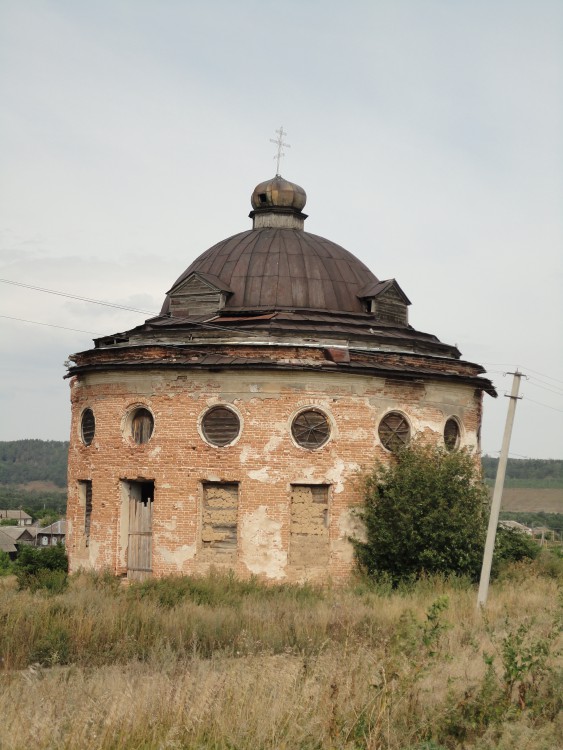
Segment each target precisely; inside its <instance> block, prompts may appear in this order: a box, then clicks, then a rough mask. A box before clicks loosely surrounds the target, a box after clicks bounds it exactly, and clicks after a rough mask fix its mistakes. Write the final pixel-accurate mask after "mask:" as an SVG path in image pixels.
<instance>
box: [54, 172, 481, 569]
mask: <svg viewBox="0 0 563 750" xmlns="http://www.w3.org/2000/svg"><path fill="white" fill-rule="evenodd" d="M264 185H266V187H264ZM276 196H282V197H280V198H276ZM276 200H279V201H280V202H279V203H277V204H276V202H275V201H276ZM304 201H305V193H304V191H303V190H302V189H301V188H298V187H297V186H294V185H292V183H287V182H286V181H284V180H282V179H281V178H278V177H276V178H275V179H274V180H272V181H270V183H267V184H266V183H264V184H263V185H260V186H258V188H257V189H256V191H255V194H254V195H253V207H254V211H253V212H252V214H251V216H253V217H254V228H253V230H251V231H249V232H243V233H241V234H240V235H235V236H234V237H232V238H228V239H227V240H225V241H223V242H221V243H219V244H218V245H216V246H214V247H213V248H211V249H210V250H209V251H207V252H206V253H204V254H203V255H202V256H200V258H198V259H197V260H196V261H194V263H193V264H192V266H190V267H189V268H188V269H187V271H186V272H185V273H183V274H182V276H180V278H179V279H178V281H177V282H176V283H175V285H174V286H173V287H172V289H171V291H170V292H169V294H168V296H167V298H166V301H165V304H164V306H163V309H162V312H161V315H160V316H157V317H155V318H153V319H150V320H148V321H146V322H145V323H144V324H143V325H141V326H139V327H138V328H135V329H133V330H132V331H128V332H125V333H119V334H115V335H112V336H107V337H104V338H102V339H98V340H97V341H96V345H95V347H94V348H93V349H91V350H89V351H87V352H82V353H80V354H77V355H74V356H73V357H71V360H72V362H73V364H72V365H71V367H70V372H69V378H70V387H71V400H72V426H71V440H70V451H69V497H68V517H67V520H68V525H67V529H68V531H67V547H68V552H69V558H70V565H71V569H72V570H77V569H78V568H80V567H85V568H94V569H96V570H104V569H107V570H110V571H111V572H113V573H115V574H117V575H124V576H125V575H127V576H129V577H131V578H143V577H145V576H147V575H155V576H164V575H169V574H183V573H204V572H206V571H208V570H209V569H210V567H212V566H213V567H216V568H219V569H232V570H234V571H236V573H237V575H239V576H241V577H245V576H250V575H258V576H261V577H263V578H265V579H267V580H272V581H281V580H288V581H305V580H326V579H327V578H330V579H334V580H338V579H342V578H343V577H345V576H347V575H348V574H349V573H350V571H351V569H352V567H353V565H354V559H353V548H352V545H351V543H350V541H349V538H350V536H352V535H354V534H355V533H357V532H358V521H357V519H356V518H355V516H354V509H355V508H356V507H358V506H359V505H360V504H361V501H362V477H363V476H364V475H365V473H366V472H367V471H369V469H370V468H371V467H372V465H373V464H374V462H375V461H376V460H380V461H387V460H389V459H390V456H391V455H392V454H391V453H390V452H389V450H387V449H386V448H385V447H384V445H383V443H384V442H385V441H386V440H387V438H386V437H385V434H384V432H382V425H386V429H387V430H388V433H389V434H391V435H392V436H393V435H394V437H393V439H395V437H396V438H397V439H398V440H403V441H404V440H406V439H407V438H408V437H410V438H412V437H413V436H415V435H416V436H418V437H419V439H423V440H428V441H431V442H433V443H437V444H442V445H443V444H444V439H445V436H446V439H448V437H447V435H448V434H449V435H450V438H449V439H453V441H454V443H455V446H456V447H457V446H462V447H469V448H471V449H474V450H475V451H476V455H478V453H477V451H478V448H479V431H480V424H481V405H482V394H483V391H488V392H489V393H492V394H493V395H494V389H493V388H492V386H491V384H490V382H489V381H487V380H484V379H482V378H480V377H479V375H480V374H481V373H482V372H483V370H482V368H481V367H479V365H475V364H472V363H469V362H464V361H462V360H461V359H460V353H459V351H458V350H457V348H456V347H452V346H449V345H447V344H443V343H441V342H440V341H439V340H438V339H437V338H436V337H435V336H432V335H431V334H426V333H421V332H418V331H416V330H415V329H413V328H412V327H411V326H410V325H408V323H407V319H408V318H407V314H406V309H407V305H408V304H410V302H409V300H408V298H407V297H406V295H405V294H404V292H403V291H402V290H401V289H400V287H399V285H398V284H397V282H396V281H395V280H388V281H385V282H381V281H379V280H378V279H377V278H376V277H375V276H374V275H373V274H372V273H371V271H369V269H367V268H366V267H365V266H364V265H363V264H361V263H360V262H359V261H358V260H357V259H356V258H355V257H354V256H353V255H351V254H350V253H348V252H347V251H346V250H344V249H343V248H341V247H339V246H337V245H334V243H331V242H329V241H328V240H325V239H323V238H322V237H317V236H315V235H309V234H307V233H306V232H304V231H303V222H304V220H305V218H306V216H305V215H304V214H302V213H301V209H302V208H303V206H304V205H305V202H304ZM389 295H392V299H391V297H390V296H389ZM391 302H392V309H391V308H390V304H391ZM189 315H191V316H193V315H197V316H198V317H197V318H193V317H189ZM217 406H221V407H224V408H221V409H217V408H216V409H214V410H213V411H212V412H209V410H210V409H213V407H217ZM206 415H207V416H206ZM204 417H205V420H204ZM446 423H448V424H449V428H450V433H448V430H447V428H446ZM452 430H453V432H452ZM151 431H152V432H151ZM299 431H301V432H299ZM394 431H396V435H395V434H394ZM452 435H453V438H452V437H451V436H452ZM213 443H215V444H213ZM299 443H301V444H299ZM386 444H387V443H386ZM388 447H389V445H388ZM449 447H450V448H451V447H452V446H449Z"/></svg>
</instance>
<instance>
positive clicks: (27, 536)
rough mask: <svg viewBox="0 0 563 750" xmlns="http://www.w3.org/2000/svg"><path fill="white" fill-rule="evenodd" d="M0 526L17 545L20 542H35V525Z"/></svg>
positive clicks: (32, 543) (31, 543) (36, 528)
mask: <svg viewBox="0 0 563 750" xmlns="http://www.w3.org/2000/svg"><path fill="white" fill-rule="evenodd" d="M0 528H1V529H2V531H3V532H4V534H7V535H8V536H9V537H10V538H11V540H12V541H13V542H14V544H15V545H17V546H18V545H20V544H29V545H34V544H35V537H36V535H37V531H38V527H37V526H0Z"/></svg>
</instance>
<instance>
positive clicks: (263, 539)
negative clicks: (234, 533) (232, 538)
mask: <svg viewBox="0 0 563 750" xmlns="http://www.w3.org/2000/svg"><path fill="white" fill-rule="evenodd" d="M281 527H282V525H281V521H275V520H274V519H273V518H270V517H269V516H268V514H267V511H266V506H265V505H260V507H259V508H258V509H257V510H255V511H254V512H252V513H247V514H246V515H245V516H244V517H243V519H242V521H241V525H240V543H241V551H242V560H243V562H244V564H245V565H246V567H247V568H248V570H250V572H251V573H254V574H255V575H265V576H266V577H267V578H274V579H278V580H279V579H280V578H285V576H286V573H285V566H286V565H287V552H285V551H284V550H283V546H282V537H281Z"/></svg>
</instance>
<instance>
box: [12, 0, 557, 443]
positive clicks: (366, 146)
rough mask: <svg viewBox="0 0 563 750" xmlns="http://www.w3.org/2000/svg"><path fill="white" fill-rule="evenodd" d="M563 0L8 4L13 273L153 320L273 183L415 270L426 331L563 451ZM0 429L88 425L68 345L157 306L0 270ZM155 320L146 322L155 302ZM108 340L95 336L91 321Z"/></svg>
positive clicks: (317, 222)
mask: <svg viewBox="0 0 563 750" xmlns="http://www.w3.org/2000/svg"><path fill="white" fill-rule="evenodd" d="M562 51H563V3H562V2H561V0H553V2H551V1H550V0H533V1H532V0H527V2H519V1H518V0H506V1H505V2H503V1H502V0H483V1H479V0H472V1H471V2H458V1H457V0H434V1H432V0H363V1H361V0H349V1H348V2H347V3H343V2H333V1H332V0H322V1H321V0H315V1H314V2H313V1H312V0H309V1H308V0H299V2H296V1H294V0H286V2H284V3H279V2H273V1H270V0H260V2H258V1H257V2H254V1H253V0H238V1H237V2H232V0H216V1H214V0H206V1H196V0H96V1H95V2H93V1H92V0H51V1H49V0H45V1H44V2H41V1H39V0H0V76H1V77H0V94H1V102H2V105H1V107H0V144H1V150H2V173H1V177H0V180H1V185H0V230H1V238H0V277H2V278H3V279H8V280H11V281H16V282H22V283H25V284H29V285H33V286H39V287H44V288H47V289H53V290H58V291H62V292H67V293H71V294H76V295H79V296H85V297H92V298H95V299H104V300H110V301H113V302H117V303H120V304H125V305H129V306H133V307H136V308H140V309H142V310H147V311H155V312H156V311H158V310H159V309H160V306H161V304H162V300H163V298H164V294H165V292H166V291H167V290H168V289H169V288H170V286H171V284H172V282H173V281H174V280H175V279H176V278H177V277H178V276H179V275H180V273H181V272H182V271H183V270H184V269H185V268H186V267H187V266H188V265H189V264H190V263H191V262H192V261H193V260H194V258H196V257H197V256H198V255H199V254H201V253H202V252H203V251H204V250H206V249H207V248H208V247H209V246H211V245H213V244H215V243H216V242H218V241H219V240H221V239H223V238H225V237H227V236H229V235H232V234H235V233H236V232H239V231H243V230H246V229H249V228H250V220H249V219H248V218H247V215H248V212H249V210H250V200H249V199H250V194H251V192H252V190H253V188H254V186H255V185H256V184H257V183H258V182H261V181H262V180H264V179H267V178H269V177H271V176H273V174H274V172H275V163H274V161H273V156H274V153H275V147H274V146H272V144H271V143H270V142H269V139H270V138H274V137H275V132H274V131H275V129H276V128H279V126H280V125H281V124H283V126H284V128H285V129H286V130H287V131H288V136H287V139H286V140H287V141H288V142H289V143H290V144H291V148H289V149H287V150H286V154H287V155H286V157H285V159H284V160H283V163H282V168H281V172H282V174H283V175H284V177H286V178H287V179H290V180H292V181H294V182H297V183H298V184H300V185H302V186H303V187H304V188H305V190H306V191H307V195H308V201H307V207H306V209H305V210H306V212H307V213H308V214H309V219H308V220H307V223H306V229H307V230H308V231H310V232H313V233H315V234H320V235H322V236H325V237H328V238H329V239H331V240H333V241H335V242H337V243H339V244H341V245H343V246H344V247H345V248H347V249H348V250H350V251H351V252H353V253H354V254H355V255H357V256H358V257H359V258H361V259H362V260H363V261H364V262H365V263H367V265H369V266H370V268H371V269H372V270H373V272H374V273H375V274H376V276H378V277H379V278H380V279H387V278H391V277H395V278H396V279H397V280H398V281H399V283H400V285H401V287H402V288H403V289H404V291H405V293H406V294H407V295H408V297H409V298H410V299H411V301H412V306H411V308H410V322H411V324H412V325H413V326H414V327H415V328H417V329H419V330H422V331H427V332H431V333H434V334H436V335H437V336H438V337H439V338H440V339H441V340H442V341H445V342H447V343H451V344H457V345H458V347H459V348H460V349H461V351H462V355H463V358H464V359H468V360H470V361H474V362H479V363H482V364H484V365H486V366H487V369H488V371H489V372H490V377H491V378H492V379H493V381H494V382H495V384H496V385H497V387H498V390H499V394H500V396H499V398H498V399H496V400H494V399H492V398H490V397H488V396H487V397H486V398H485V419H484V428H483V450H484V452H488V453H489V454H492V455H495V454H496V453H497V452H498V451H499V450H500V446H501V442H502V433H503V428H504V420H505V416H506V409H507V406H508V399H507V398H504V397H503V396H504V393H505V392H506V391H509V390H510V385H511V378H510V376H507V377H504V376H503V372H506V371H510V370H513V369H514V368H515V367H516V366H519V367H520V368H521V369H522V370H523V371H524V372H525V373H527V374H528V375H529V376H530V380H527V381H525V382H524V383H523V386H522V394H523V396H524V398H523V399H522V400H521V401H519V402H518V407H517V413H516V421H515V426H514V432H513V439H512V444H511V453H512V454H513V455H515V456H526V457H536V458H562V457H563V346H562V341H563V304H562V289H563V273H562V257H563V251H562V248H563V218H562V207H563V52H562ZM0 316H11V317H16V318H22V319H25V320H30V321H38V322H41V323H48V324H51V325H56V326H64V327H67V328H73V329H80V331H84V332H83V333H82V332H78V331H69V330H65V329H64V328H53V327H47V326H41V325H36V324H32V323H24V322H20V321H16V320H12V319H9V318H7V317H0V377H1V392H0V409H1V413H0V439H2V440H15V439H19V438H31V437H38V438H43V439H56V440H66V439H68V435H69V420H70V408H69V394H68V381H63V379H62V378H63V375H64V373H65V368H64V364H63V363H64V361H65V360H66V359H67V357H68V355H69V354H71V353H73V352H77V351H81V350H84V349H87V348H89V347H90V346H91V339H92V337H93V335H96V334H98V335H100V334H109V333H113V332H116V331H121V330H124V329H126V328H128V327H132V326H134V325H136V324H138V323H140V322H141V321H142V320H143V319H144V317H143V315H140V314H137V313H129V312H121V311H118V310H113V309H110V308H106V307H101V306H97V305H93V304H89V303H86V302H80V301H76V300H70V299H68V298H65V297H59V296H55V295H51V294H45V293H41V292H38V291H33V290H29V289H26V288H23V287H17V286H14V285H10V284H6V283H0ZM145 317H146V316H145ZM89 332H91V333H89Z"/></svg>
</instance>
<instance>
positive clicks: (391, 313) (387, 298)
mask: <svg viewBox="0 0 563 750" xmlns="http://www.w3.org/2000/svg"><path fill="white" fill-rule="evenodd" d="M358 298H359V299H360V300H361V301H362V302H363V304H364V306H365V310H366V312H368V313H372V314H373V315H375V316H376V318H377V319H378V320H381V321H382V322H385V323H395V324H396V325H400V326H406V325H408V322H409V319H408V310H407V307H408V305H410V304H411V301H410V300H409V298H408V297H407V295H406V294H405V293H404V292H403V290H402V289H401V287H400V286H399V284H398V283H397V281H396V280H395V279H386V280H385V281H376V282H369V283H368V284H366V285H365V286H364V287H362V289H360V291H359V292H358Z"/></svg>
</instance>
